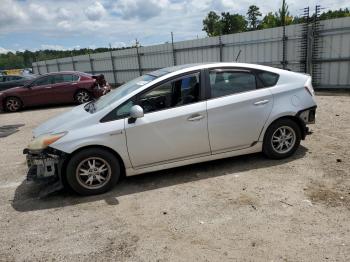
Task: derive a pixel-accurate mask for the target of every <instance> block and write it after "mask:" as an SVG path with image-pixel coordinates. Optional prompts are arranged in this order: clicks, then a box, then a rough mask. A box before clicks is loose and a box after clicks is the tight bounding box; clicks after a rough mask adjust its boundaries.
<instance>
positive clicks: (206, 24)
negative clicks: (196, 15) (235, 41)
mask: <svg viewBox="0 0 350 262" xmlns="http://www.w3.org/2000/svg"><path fill="white" fill-rule="evenodd" d="M202 30H203V31H205V32H206V33H207V35H208V36H216V35H220V30H221V25H220V16H219V15H217V14H216V13H215V12H214V11H210V12H209V13H208V15H207V17H206V18H204V20H203V29H202Z"/></svg>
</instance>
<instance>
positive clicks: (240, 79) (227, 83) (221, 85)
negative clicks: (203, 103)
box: [209, 70, 256, 98]
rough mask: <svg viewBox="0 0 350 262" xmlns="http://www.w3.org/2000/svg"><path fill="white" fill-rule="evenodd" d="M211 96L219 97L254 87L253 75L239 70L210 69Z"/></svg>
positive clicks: (253, 88)
mask: <svg viewBox="0 0 350 262" xmlns="http://www.w3.org/2000/svg"><path fill="white" fill-rule="evenodd" d="M209 77H210V87H211V97H212V98H215V97H221V96H227V95H232V94H237V93H242V92H246V91H251V90H255V89H256V79H255V75H253V74H252V73H249V72H240V71H222V70H214V71H210V73H209Z"/></svg>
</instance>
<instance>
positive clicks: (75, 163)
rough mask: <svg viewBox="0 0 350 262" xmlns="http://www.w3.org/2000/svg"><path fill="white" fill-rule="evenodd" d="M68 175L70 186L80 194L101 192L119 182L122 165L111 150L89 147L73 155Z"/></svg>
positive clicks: (68, 167)
mask: <svg viewBox="0 0 350 262" xmlns="http://www.w3.org/2000/svg"><path fill="white" fill-rule="evenodd" d="M66 176H67V177H66V178H67V182H68V184H69V186H70V187H71V188H72V189H73V190H74V191H75V192H77V193H78V194H80V195H96V194H101V193H105V192H107V191H108V190H110V189H111V188H112V187H113V186H114V185H115V184H116V183H117V182H118V180H119V177H120V165H119V161H118V159H117V158H116V157H115V156H114V155H113V154H112V153H111V152H109V151H107V150H104V149H100V148H89V149H86V150H83V151H80V152H78V153H76V154H75V155H73V157H72V158H71V159H70V161H69V163H68V166H67V173H66Z"/></svg>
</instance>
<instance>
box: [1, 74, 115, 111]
mask: <svg viewBox="0 0 350 262" xmlns="http://www.w3.org/2000/svg"><path fill="white" fill-rule="evenodd" d="M110 90H111V87H110V85H109V84H108V83H107V82H106V80H105V78H104V76H103V75H97V76H94V75H90V74H86V73H82V72H76V71H72V72H71V71H66V72H57V73H49V74H45V75H42V76H39V77H37V78H35V79H34V80H32V81H30V82H29V83H27V84H26V85H24V86H20V87H14V88H10V89H7V90H5V91H1V92H0V110H1V111H8V112H16V111H18V110H20V109H22V108H25V107H29V106H40V105H52V104H64V103H72V102H75V103H78V104H83V103H86V102H88V101H90V100H92V99H94V98H98V97H100V96H102V95H104V94H106V93H108V92H109V91H110Z"/></svg>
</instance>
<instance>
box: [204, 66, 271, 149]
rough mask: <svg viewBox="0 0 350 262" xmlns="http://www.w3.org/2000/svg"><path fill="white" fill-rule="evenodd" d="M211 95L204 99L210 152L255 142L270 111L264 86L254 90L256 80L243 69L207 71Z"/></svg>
mask: <svg viewBox="0 0 350 262" xmlns="http://www.w3.org/2000/svg"><path fill="white" fill-rule="evenodd" d="M208 82H209V87H208V89H209V90H210V93H211V98H210V99H209V100H208V102H207V109H208V131H209V140H210V145H211V150H212V153H213V154H215V153H221V152H228V151H232V150H237V149H242V148H247V147H250V146H252V144H253V143H255V142H256V141H258V139H259V135H260V132H261V130H262V128H263V126H264V124H265V122H266V121H267V119H268V117H269V114H270V112H271V110H272V105H273V96H272V94H271V92H270V91H269V89H268V88H261V89H257V79H256V77H255V75H254V74H253V73H251V72H250V71H246V70H232V69H212V70H210V71H209V81H208Z"/></svg>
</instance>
